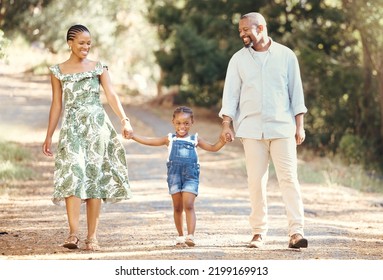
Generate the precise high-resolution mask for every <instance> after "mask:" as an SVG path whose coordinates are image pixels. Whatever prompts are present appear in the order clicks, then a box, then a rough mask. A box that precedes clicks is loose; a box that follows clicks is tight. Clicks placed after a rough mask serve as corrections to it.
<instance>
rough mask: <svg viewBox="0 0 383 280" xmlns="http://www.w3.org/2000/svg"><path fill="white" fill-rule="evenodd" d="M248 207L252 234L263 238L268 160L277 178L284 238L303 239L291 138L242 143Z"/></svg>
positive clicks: (299, 199) (252, 140)
mask: <svg viewBox="0 0 383 280" xmlns="http://www.w3.org/2000/svg"><path fill="white" fill-rule="evenodd" d="M242 143H243V147H244V150H245V158H246V170H247V180H248V188H249V195H250V203H251V213H250V217H249V221H250V226H251V228H252V232H253V235H254V234H262V235H263V236H266V235H267V231H268V224H267V219H268V217H267V212H268V206H267V191H266V186H267V181H268V175H269V161H270V159H271V160H272V162H273V164H274V167H275V171H276V174H277V178H278V183H279V187H280V190H281V192H282V199H283V202H284V204H285V209H286V215H287V220H288V234H289V236H291V235H293V234H294V233H300V234H302V235H303V225H304V213H303V203H302V197H301V193H300V185H299V182H298V174H297V147H296V142H295V138H281V139H272V140H256V139H248V138H243V139H242Z"/></svg>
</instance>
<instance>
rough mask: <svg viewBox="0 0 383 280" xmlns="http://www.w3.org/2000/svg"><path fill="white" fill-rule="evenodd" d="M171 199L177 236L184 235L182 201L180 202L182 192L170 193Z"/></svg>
mask: <svg viewBox="0 0 383 280" xmlns="http://www.w3.org/2000/svg"><path fill="white" fill-rule="evenodd" d="M172 200H173V217H174V224H175V225H176V229H177V232H178V236H183V235H184V230H183V219H182V214H183V202H182V193H180V192H179V193H175V194H172Z"/></svg>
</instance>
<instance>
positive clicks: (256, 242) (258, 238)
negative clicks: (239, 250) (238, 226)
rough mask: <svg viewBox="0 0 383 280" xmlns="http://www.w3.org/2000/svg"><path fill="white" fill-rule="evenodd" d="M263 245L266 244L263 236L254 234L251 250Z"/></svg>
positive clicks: (250, 245)
mask: <svg viewBox="0 0 383 280" xmlns="http://www.w3.org/2000/svg"><path fill="white" fill-rule="evenodd" d="M263 245H265V244H264V242H263V240H262V235H260V234H254V236H253V239H252V240H251V241H250V244H249V248H261V247H263Z"/></svg>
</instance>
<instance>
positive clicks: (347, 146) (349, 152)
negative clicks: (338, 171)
mask: <svg viewBox="0 0 383 280" xmlns="http://www.w3.org/2000/svg"><path fill="white" fill-rule="evenodd" d="M338 152H339V153H340V154H341V155H342V159H343V160H344V161H345V163H346V164H359V163H361V162H363V160H364V154H365V152H364V146H363V140H362V139H361V138H360V137H359V136H357V135H352V134H345V135H343V137H342V138H341V139H340V142H339V147H338Z"/></svg>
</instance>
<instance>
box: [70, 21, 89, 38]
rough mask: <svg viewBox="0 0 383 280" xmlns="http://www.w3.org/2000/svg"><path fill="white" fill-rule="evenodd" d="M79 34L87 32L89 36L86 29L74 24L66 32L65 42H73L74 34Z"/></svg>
mask: <svg viewBox="0 0 383 280" xmlns="http://www.w3.org/2000/svg"><path fill="white" fill-rule="evenodd" d="M80 32H88V33H89V34H90V32H89V30H88V28H86V27H85V26H84V25H81V24H76V25H73V26H71V27H70V28H69V29H68V32H67V34H66V40H67V41H70V40H73V39H74V37H75V36H76V34H77V33H80Z"/></svg>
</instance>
